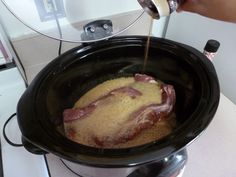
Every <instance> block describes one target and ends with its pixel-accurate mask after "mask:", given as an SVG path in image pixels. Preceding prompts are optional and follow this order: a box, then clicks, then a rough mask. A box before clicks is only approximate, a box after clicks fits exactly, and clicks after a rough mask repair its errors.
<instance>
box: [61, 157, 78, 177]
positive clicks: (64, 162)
mask: <svg viewBox="0 0 236 177" xmlns="http://www.w3.org/2000/svg"><path fill="white" fill-rule="evenodd" d="M60 160H61V162H62V164H63V165H64V166H65V167H66V168H67V169H68V170H69V171H70V172H72V173H73V174H75V175H77V176H78V177H83V176H81V175H79V174H78V173H76V172H75V171H73V170H72V169H71V168H70V167H68V165H66V163H65V162H64V161H63V160H62V159H60Z"/></svg>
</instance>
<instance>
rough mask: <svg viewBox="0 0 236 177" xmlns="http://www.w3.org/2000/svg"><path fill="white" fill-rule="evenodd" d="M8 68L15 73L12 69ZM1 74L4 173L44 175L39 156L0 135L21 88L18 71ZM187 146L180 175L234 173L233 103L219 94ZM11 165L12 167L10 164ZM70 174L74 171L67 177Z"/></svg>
mask: <svg viewBox="0 0 236 177" xmlns="http://www.w3.org/2000/svg"><path fill="white" fill-rule="evenodd" d="M11 71H12V72H13V73H18V72H17V71H16V69H12V70H11ZM9 72H10V70H8V71H5V72H4V73H5V75H8V76H9ZM3 75H4V74H3V72H0V123H1V127H0V131H1V143H2V153H3V157H2V158H3V168H4V177H16V176H22V177H32V175H33V176H34V177H48V175H47V172H46V166H45V163H44V160H43V157H42V156H37V155H33V154H30V153H29V152H27V151H26V150H25V149H24V148H23V147H21V148H15V147H12V146H10V145H8V144H7V143H6V141H5V140H4V139H3V137H2V125H3V123H4V122H5V120H6V119H7V118H8V117H9V116H10V115H11V114H12V113H14V112H15V110H16V104H17V101H18V99H19V97H20V95H21V94H22V93H23V91H24V89H25V88H24V84H23V81H22V80H21V81H19V78H20V77H19V75H17V76H14V75H13V76H11V77H10V78H8V79H5V77H1V76H3ZM6 82H9V84H8V85H7V86H5V87H4V86H3V84H4V83H6ZM14 124H15V125H16V126H17V124H16V120H14V121H13V122H12V123H11V124H9V127H8V129H9V131H7V133H9V137H10V138H11V139H12V140H13V141H14V142H19V141H20V138H19V137H20V133H17V132H19V130H16V129H14V128H13V129H11V125H14ZM13 127H14V126H13ZM14 130H15V131H14ZM12 132H16V134H17V137H18V139H15V138H12V136H11V135H12ZM187 150H188V154H189V159H188V162H187V166H186V171H185V173H184V175H183V177H236V168H235V167H234V160H235V158H236V105H235V104H233V103H232V102H231V101H230V100H229V99H227V98H226V97H225V96H224V95H223V94H221V98H220V104H219V107H218V110H217V112H216V115H215V117H214V119H213V121H212V122H211V124H210V125H209V127H208V128H207V129H206V130H205V131H204V132H203V134H202V135H201V136H200V137H199V138H198V139H197V140H196V141H194V142H193V143H192V144H191V145H189V147H188V148H187ZM9 154H11V155H9ZM22 157H23V158H22ZM13 166H14V168H12V167H13ZM16 169H17V170H16ZM57 176H58V175H57ZM59 176H60V175H59ZM70 176H74V175H69V176H68V177H70ZM52 177H55V175H54V176H52ZM63 177H67V176H63Z"/></svg>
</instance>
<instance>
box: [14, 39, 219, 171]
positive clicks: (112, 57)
mask: <svg viewBox="0 0 236 177" xmlns="http://www.w3.org/2000/svg"><path fill="white" fill-rule="evenodd" d="M146 41H147V37H142V36H128V37H117V38H113V39H109V40H107V41H102V42H98V43H94V44H91V45H86V46H79V47H77V48H74V49H72V50H70V51H68V52H66V53H65V54H63V55H61V56H59V57H58V58H56V59H55V60H53V61H52V62H51V63H49V64H48V65H47V66H46V67H45V68H44V69H43V70H42V71H41V72H40V73H39V74H38V75H37V77H36V78H35V79H34V80H33V82H32V83H31V84H30V86H29V87H28V88H27V90H26V91H25V93H24V94H23V96H22V97H21V99H20V101H19V103H18V107H17V116H18V123H19V126H20V129H21V132H22V137H23V139H24V141H25V142H28V143H26V145H25V146H26V148H27V149H28V150H31V152H36V153H39V152H50V153H53V154H55V155H58V156H60V157H61V158H64V159H67V160H70V161H72V162H75V163H79V164H85V165H90V166H99V167H125V166H126V167H127V166H134V165H140V164H144V163H148V162H152V161H160V160H162V159H163V158H164V157H168V156H170V155H171V154H173V153H176V152H177V151H180V150H181V149H184V148H185V147H186V145H188V144H189V143H190V142H192V141H193V140H194V139H195V138H196V137H198V135H199V134H200V133H201V132H202V131H203V130H205V128H206V127H207V126H208V125H209V123H210V122H211V120H212V118H213V116H214V114H215V112H216V109H217V106H218V103H219V94H220V91H219V84H218V79H217V75H216V72H215V69H214V67H213V65H212V63H211V62H210V61H209V60H208V59H207V58H206V57H205V56H204V55H203V54H202V53H201V52H199V51H198V50H196V49H194V48H192V47H190V46H187V45H184V44H179V43H176V42H174V41H170V40H166V39H159V38H152V39H151V44H150V53H149V59H148V63H147V67H146V70H145V73H146V74H149V75H151V76H154V77H155V78H157V79H159V80H162V81H163V82H165V83H168V84H172V85H173V86H174V88H175V90H176V96H177V97H176V106H175V111H176V115H177V120H178V123H179V125H178V127H177V128H176V130H175V131H174V132H173V133H172V134H170V135H169V136H166V137H164V138H163V139H161V140H159V141H156V142H152V143H149V144H145V145H142V146H138V147H134V148H127V149H97V148H92V147H88V146H84V145H81V144H77V143H75V142H72V141H70V140H68V139H67V138H66V137H65V136H64V135H63V129H62V128H60V127H62V112H63V110H64V109H65V108H70V107H72V106H73V104H74V103H75V102H76V100H78V99H79V97H80V96H82V95H83V94H84V93H85V92H86V91H88V90H89V89H91V88H93V87H94V86H96V85H97V84H99V83H101V82H103V81H105V80H108V79H111V78H117V77H121V76H132V75H134V74H135V73H140V72H141V71H142V66H143V58H144V49H145V45H146ZM58 127H59V128H58ZM27 144H31V145H32V146H33V147H34V148H32V146H27Z"/></svg>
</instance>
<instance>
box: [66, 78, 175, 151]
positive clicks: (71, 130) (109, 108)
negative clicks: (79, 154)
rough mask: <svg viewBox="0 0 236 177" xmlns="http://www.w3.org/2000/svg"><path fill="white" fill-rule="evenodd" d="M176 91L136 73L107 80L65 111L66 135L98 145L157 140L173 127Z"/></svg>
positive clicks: (91, 144) (84, 142) (126, 145)
mask: <svg viewBox="0 0 236 177" xmlns="http://www.w3.org/2000/svg"><path fill="white" fill-rule="evenodd" d="M174 104H175V91H174V88H173V87H172V86H171V85H166V84H163V83H161V82H157V81H156V80H155V79H154V78H153V77H150V76H147V75H143V74H136V75H135V76H134V77H122V78H117V79H113V80H108V81H106V82H103V83H101V84H99V85H98V86H96V87H95V88H93V89H91V90H90V91H88V92H87V93H86V94H85V95H83V96H82V97H81V98H80V99H79V100H78V101H77V102H76V103H75V105H74V107H73V108H72V109H66V110H64V114H63V116H64V128H65V133H66V136H67V137H68V138H69V139H71V140H72V141H75V142H77V143H80V144H84V145H87V146H92V147H99V148H127V147H133V146H138V145H142V144H146V143H149V142H152V141H156V140H158V139H160V138H162V137H164V136H166V135H168V134H170V133H171V132H172V131H173V129H174V128H175V126H176V120H175V116H174V113H173V108H174Z"/></svg>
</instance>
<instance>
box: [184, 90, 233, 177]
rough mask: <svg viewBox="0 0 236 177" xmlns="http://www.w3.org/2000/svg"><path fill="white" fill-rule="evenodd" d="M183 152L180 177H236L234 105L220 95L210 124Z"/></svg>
mask: <svg viewBox="0 0 236 177" xmlns="http://www.w3.org/2000/svg"><path fill="white" fill-rule="evenodd" d="M187 150H188V155H189V159H188V162H187V166H186V170H185V173H184V175H183V177H236V168H235V164H234V163H235V161H234V160H235V159H236V105H235V104H233V103H232V102H231V101H230V100H229V99H228V98H226V97H225V96H224V95H223V94H221V98H220V104H219V107H218V110H217V112H216V114H215V117H214V119H213V121H212V122H211V124H210V125H209V126H208V128H207V129H206V130H205V132H203V134H202V135H201V136H200V137H199V138H198V139H197V140H196V141H194V142H193V143H192V144H191V145H190V146H189V147H188V148H187Z"/></svg>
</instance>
